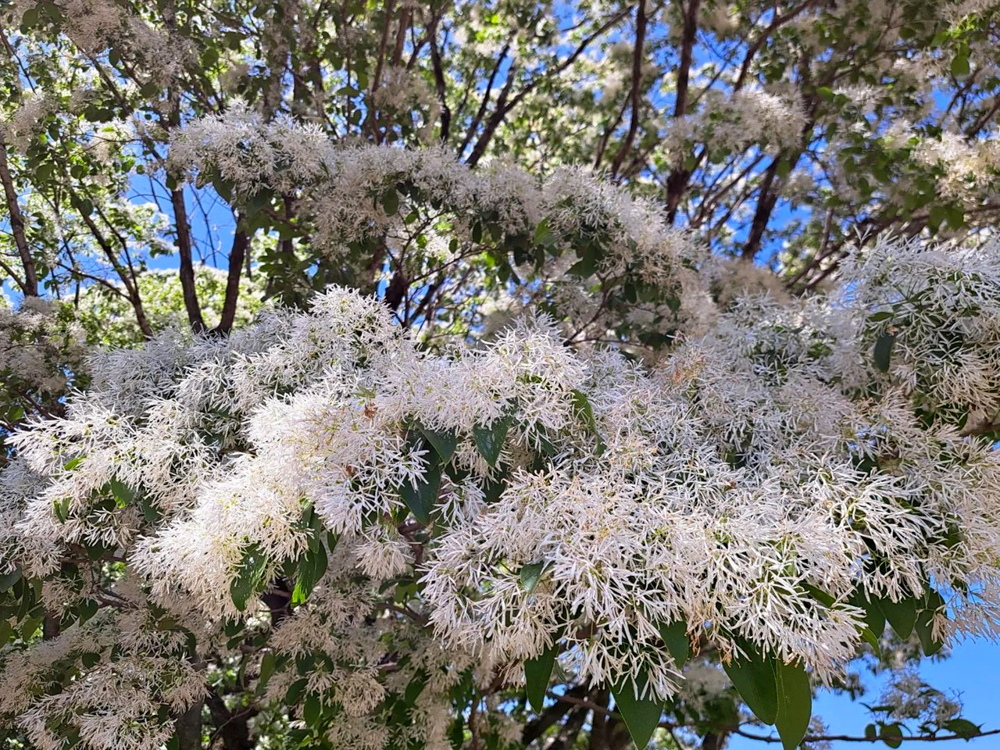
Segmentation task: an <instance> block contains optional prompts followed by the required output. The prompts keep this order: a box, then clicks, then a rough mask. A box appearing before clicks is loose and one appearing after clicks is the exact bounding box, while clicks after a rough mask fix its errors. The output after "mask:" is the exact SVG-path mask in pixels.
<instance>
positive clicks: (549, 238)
mask: <svg viewBox="0 0 1000 750" xmlns="http://www.w3.org/2000/svg"><path fill="white" fill-rule="evenodd" d="M555 243H556V236H555V233H553V231H552V230H551V229H550V228H549V222H548V220H547V219H542V220H541V221H540V222H538V226H537V227H535V244H536V245H542V246H544V247H552V246H553V245H554V244H555Z"/></svg>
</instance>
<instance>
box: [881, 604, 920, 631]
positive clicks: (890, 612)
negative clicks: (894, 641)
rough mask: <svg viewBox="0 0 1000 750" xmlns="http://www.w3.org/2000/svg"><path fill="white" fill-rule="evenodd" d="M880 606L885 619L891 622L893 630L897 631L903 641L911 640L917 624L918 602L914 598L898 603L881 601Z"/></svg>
mask: <svg viewBox="0 0 1000 750" xmlns="http://www.w3.org/2000/svg"><path fill="white" fill-rule="evenodd" d="M879 606H880V607H881V608H882V612H884V613H885V619H886V620H888V621H889V624H890V625H892V629H893V630H894V631H896V635H898V636H899V637H900V638H902V639H903V640H906V639H907V638H909V637H910V634H911V633H912V632H913V626H914V625H915V624H916V622H917V603H916V601H915V600H914V599H912V598H908V599H903V600H902V601H898V602H894V601H892V600H890V599H881V600H880V601H879Z"/></svg>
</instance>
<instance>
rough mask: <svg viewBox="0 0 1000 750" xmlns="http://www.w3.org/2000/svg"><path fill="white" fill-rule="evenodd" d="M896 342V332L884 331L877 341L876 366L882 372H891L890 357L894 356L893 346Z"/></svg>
mask: <svg viewBox="0 0 1000 750" xmlns="http://www.w3.org/2000/svg"><path fill="white" fill-rule="evenodd" d="M895 343H896V334H894V333H888V332H886V333H883V334H882V335H881V336H879V337H878V339H876V341H875V353H874V357H875V367H877V368H878V369H879V370H880V371H882V372H889V358H890V357H891V356H892V346H893V344H895Z"/></svg>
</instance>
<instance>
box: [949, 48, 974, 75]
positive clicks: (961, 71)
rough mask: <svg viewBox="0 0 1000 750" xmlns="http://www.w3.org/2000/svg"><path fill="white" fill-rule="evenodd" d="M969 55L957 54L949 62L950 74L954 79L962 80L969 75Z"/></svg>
mask: <svg viewBox="0 0 1000 750" xmlns="http://www.w3.org/2000/svg"><path fill="white" fill-rule="evenodd" d="M969 71H970V68H969V55H968V54H967V53H966V54H958V55H955V57H954V58H953V59H952V61H951V73H952V75H954V76H955V77H956V78H964V77H965V76H967V75H969Z"/></svg>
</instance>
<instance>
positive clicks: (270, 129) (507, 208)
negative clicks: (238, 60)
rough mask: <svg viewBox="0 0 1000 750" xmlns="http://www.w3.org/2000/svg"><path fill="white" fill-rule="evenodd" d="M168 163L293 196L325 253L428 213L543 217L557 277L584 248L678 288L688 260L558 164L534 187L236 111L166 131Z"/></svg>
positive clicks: (522, 229)
mask: <svg viewBox="0 0 1000 750" xmlns="http://www.w3.org/2000/svg"><path fill="white" fill-rule="evenodd" d="M783 122H785V123H786V124H787V118H785V119H784V120H783ZM170 160H171V163H172V164H173V165H174V166H175V168H177V169H182V170H188V171H194V172H196V173H197V174H198V175H199V179H203V180H212V179H215V178H220V179H221V180H223V181H224V182H225V183H227V184H228V185H231V186H232V189H233V192H234V193H235V194H237V195H238V196H240V197H242V198H243V199H247V198H250V197H252V196H254V195H256V194H257V193H259V192H260V191H262V190H270V191H274V192H275V193H278V194H283V195H284V194H296V195H299V194H300V193H299V191H300V189H304V190H302V193H301V195H300V197H301V198H302V200H301V202H300V205H299V208H298V210H299V213H300V215H304V216H308V217H309V218H310V219H311V220H312V221H313V222H314V223H315V227H316V232H315V235H314V236H313V237H312V242H313V243H315V244H318V245H319V246H320V247H323V248H325V249H326V251H327V252H328V253H330V254H333V255H335V256H340V255H342V254H343V253H344V248H345V246H346V245H347V244H348V243H351V242H353V241H355V240H358V239H361V238H364V237H372V236H379V237H384V238H385V239H386V242H387V243H388V245H389V246H390V247H394V246H395V245H396V244H402V243H404V242H406V241H408V240H409V239H410V234H409V233H408V231H407V229H406V226H405V217H407V216H408V215H409V214H410V212H411V211H414V210H424V211H425V210H428V209H429V207H432V206H433V207H436V209H435V210H434V212H433V213H434V214H436V216H435V219H436V221H437V222H440V220H441V218H442V217H443V216H446V217H448V220H449V221H450V223H451V230H452V231H453V232H454V233H456V234H458V235H459V236H460V237H464V238H468V237H469V235H470V234H471V233H472V227H473V225H474V224H476V223H477V222H478V223H480V225H481V226H487V227H488V226H495V227H497V228H498V229H499V230H500V232H502V233H503V234H504V235H505V236H508V237H514V236H528V237H531V236H532V234H533V233H534V232H535V230H536V227H537V226H538V225H539V224H540V223H542V222H543V221H544V222H545V223H546V225H547V226H548V229H549V230H550V232H551V238H552V242H554V243H555V244H556V245H557V246H558V247H559V248H560V249H561V250H562V251H563V255H564V258H563V260H564V261H565V262H563V263H561V264H557V266H556V268H557V269H558V271H559V274H562V273H564V272H565V271H566V270H567V269H568V268H569V267H570V266H571V265H573V263H574V262H575V260H576V258H572V257H571V255H572V253H571V252H567V251H571V250H574V249H577V248H579V247H581V245H582V244H584V243H586V242H588V241H591V240H593V241H600V242H601V243H602V245H603V246H605V247H606V249H607V257H606V258H605V261H604V266H603V268H602V270H603V271H604V272H605V273H608V274H612V275H613V274H620V273H624V272H626V271H634V272H637V273H638V274H639V275H640V276H641V277H642V278H644V279H645V280H646V281H647V283H650V284H653V285H657V286H663V287H669V286H672V285H677V284H678V283H680V282H679V280H678V276H679V274H680V269H679V263H680V262H681V261H682V260H683V259H685V258H686V257H690V259H693V258H694V256H695V255H696V254H697V250H696V249H695V246H694V243H692V242H691V241H690V239H689V238H688V237H687V236H686V235H685V234H684V233H683V232H682V231H679V230H675V229H673V228H671V227H669V226H668V225H667V224H666V222H665V221H664V219H663V217H662V216H661V214H660V211H659V209H658V208H657V207H656V206H655V205H654V204H652V203H648V202H644V201H641V200H636V199H635V198H632V197H631V196H629V194H628V193H627V192H625V191H623V190H621V189H620V188H617V187H615V186H612V185H610V184H608V183H606V182H604V181H602V180H601V179H600V178H599V177H598V176H597V175H595V174H593V173H592V172H590V171H587V170H584V169H573V168H560V169H558V170H556V171H555V172H554V173H553V174H552V175H551V176H549V177H548V178H546V179H545V180H543V181H539V180H538V179H536V178H535V177H533V176H532V175H530V174H529V173H528V172H526V171H524V170H521V169H518V168H516V167H514V166H512V165H510V164H507V163H504V162H493V163H490V164H488V165H485V166H484V168H481V169H478V170H471V169H469V168H468V167H466V166H464V165H463V164H461V163H460V162H459V161H458V160H457V158H456V156H455V154H454V153H452V152H450V151H447V150H445V149H438V148H428V149H420V150H404V149H399V148H391V147H377V146H370V145H361V146H351V145H345V146H335V145H334V144H333V143H331V142H330V141H329V140H328V139H327V138H326V136H325V135H323V133H322V131H321V130H320V129H319V128H318V127H316V126H314V125H309V124H297V123H295V122H293V121H292V120H290V119H287V118H279V119H277V120H274V121H271V122H265V121H263V119H262V118H261V116H260V115H258V114H257V113H255V112H253V111H251V110H249V109H248V108H247V107H246V106H245V105H243V104H240V103H237V104H235V105H231V106H230V108H229V109H228V110H227V112H226V113H224V114H222V115H210V116H206V117H203V118H201V119H199V120H196V121H195V122H192V123H190V124H188V125H187V126H185V127H184V128H182V129H180V130H178V131H176V132H175V134H174V136H173V138H172V140H171V151H170ZM397 189H398V192H397ZM387 194H391V195H392V199H391V200H390V201H389V202H388V205H389V206H390V209H389V210H387V208H386V205H387V201H386V200H384V198H385V196H386V195H387ZM366 260H367V259H366ZM559 274H557V275H559Z"/></svg>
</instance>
